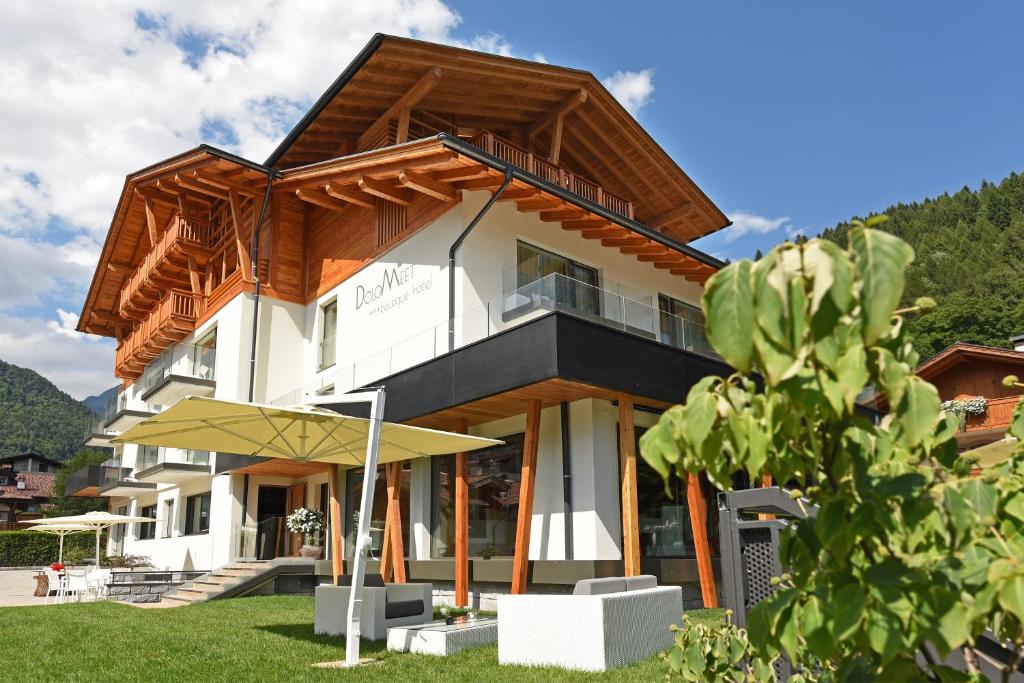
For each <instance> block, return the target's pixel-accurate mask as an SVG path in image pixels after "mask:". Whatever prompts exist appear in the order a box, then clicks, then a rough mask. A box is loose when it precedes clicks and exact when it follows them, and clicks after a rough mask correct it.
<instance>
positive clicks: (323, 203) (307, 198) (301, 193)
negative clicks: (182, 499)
mask: <svg viewBox="0 0 1024 683" xmlns="http://www.w3.org/2000/svg"><path fill="white" fill-rule="evenodd" d="M295 196H296V197H298V198H299V199H301V200H302V201H304V202H306V203H308V204H315V205H316V206H319V207H321V208H324V209H330V210H331V211H344V210H345V209H347V208H348V206H349V205H348V204H346V203H345V202H342V201H339V200H337V199H334V198H333V197H328V196H327V195H326V194H320V193H318V192H317V191H316V190H295Z"/></svg>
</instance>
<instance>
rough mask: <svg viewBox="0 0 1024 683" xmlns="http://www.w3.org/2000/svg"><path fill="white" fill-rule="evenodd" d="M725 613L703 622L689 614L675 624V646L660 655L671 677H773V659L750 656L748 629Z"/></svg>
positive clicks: (766, 678)
mask: <svg viewBox="0 0 1024 683" xmlns="http://www.w3.org/2000/svg"><path fill="white" fill-rule="evenodd" d="M731 615H732V611H731V610H727V611H726V613H725V616H726V621H725V623H702V622H700V621H697V620H695V619H693V618H692V617H691V616H690V615H689V614H684V615H683V626H682V627H681V628H680V627H678V626H675V625H673V626H672V630H673V631H674V632H675V634H676V638H675V643H674V644H673V646H672V649H671V650H669V651H668V652H666V653H662V654H661V655H660V657H661V658H662V660H663V661H664V662H665V663H666V664H667V665H668V671H669V675H668V678H669V679H670V680H671V679H676V678H681V679H683V680H685V681H736V682H737V683H738V682H740V681H748V680H754V681H770V680H774V671H773V670H772V667H771V665H772V661H768V662H763V661H761V660H760V659H753V660H751V659H750V653H749V648H750V643H749V641H748V640H747V631H746V630H745V629H742V628H738V627H737V626H736V625H735V624H733V623H732V620H731V619H730V618H729V617H730V616H731Z"/></svg>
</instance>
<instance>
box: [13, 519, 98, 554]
mask: <svg viewBox="0 0 1024 683" xmlns="http://www.w3.org/2000/svg"><path fill="white" fill-rule="evenodd" d="M26 531H42V532H43V533H44V534H53V535H54V536H58V537H60V545H59V550H58V551H57V562H59V563H60V564H64V537H65V536H70V535H71V534H80V533H82V532H83V531H92V527H89V526H86V525H84V524H37V525H35V526H30V527H28V528H27V529H26Z"/></svg>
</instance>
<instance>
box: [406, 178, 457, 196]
mask: <svg viewBox="0 0 1024 683" xmlns="http://www.w3.org/2000/svg"><path fill="white" fill-rule="evenodd" d="M398 182H400V183H402V185H404V186H406V187H408V188H409V189H410V190H415V191H416V192H421V193H423V194H425V195H428V196H430V197H433V198H434V199H441V200H444V201H451V200H453V199H455V188H454V187H452V186H451V185H449V184H448V183H442V182H438V181H436V180H434V179H432V178H430V177H428V176H425V175H423V174H422V173H416V172H414V171H402V172H401V173H399V174H398Z"/></svg>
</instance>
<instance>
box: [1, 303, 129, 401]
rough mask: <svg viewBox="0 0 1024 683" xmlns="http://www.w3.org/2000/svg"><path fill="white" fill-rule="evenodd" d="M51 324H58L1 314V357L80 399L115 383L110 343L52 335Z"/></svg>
mask: <svg viewBox="0 0 1024 683" xmlns="http://www.w3.org/2000/svg"><path fill="white" fill-rule="evenodd" d="M50 323H52V324H54V325H57V324H58V323H56V322H55V321H46V320H43V319H41V318H17V317H14V316H10V315H5V314H0V358H2V359H3V360H5V361H7V362H8V363H14V364H15V365H20V366H22V367H28V368H32V369H33V370H35V371H36V372H38V373H40V374H41V375H43V376H45V377H46V378H47V379H48V380H50V381H51V382H53V383H54V384H56V385H57V386H58V387H60V388H61V389H63V390H64V391H66V392H68V393H69V394H71V395H72V396H74V397H75V398H77V399H79V400H81V399H83V398H85V397H86V396H89V395H92V394H98V393H100V392H101V391H103V390H104V389H106V388H108V387H111V386H113V385H114V384H115V383H116V380H115V379H114V378H113V376H112V374H111V369H112V368H113V363H114V345H113V342H111V341H110V340H107V339H103V340H99V341H98V342H92V341H86V340H85V339H84V338H81V337H82V336H83V335H79V337H72V336H68V335H64V334H55V333H54V331H53V330H52V329H51V327H50Z"/></svg>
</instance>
